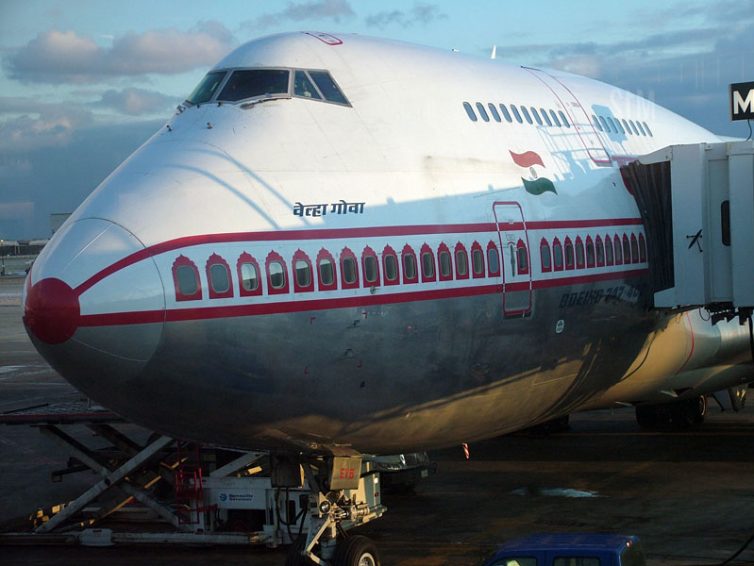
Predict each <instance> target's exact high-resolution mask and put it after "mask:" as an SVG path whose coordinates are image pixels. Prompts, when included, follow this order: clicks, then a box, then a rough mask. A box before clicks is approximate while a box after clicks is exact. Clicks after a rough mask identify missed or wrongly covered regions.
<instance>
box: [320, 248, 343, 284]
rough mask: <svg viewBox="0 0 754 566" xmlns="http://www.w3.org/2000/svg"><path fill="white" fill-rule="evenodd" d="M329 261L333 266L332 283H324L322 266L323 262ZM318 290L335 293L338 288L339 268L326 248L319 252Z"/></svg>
mask: <svg viewBox="0 0 754 566" xmlns="http://www.w3.org/2000/svg"><path fill="white" fill-rule="evenodd" d="M325 259H326V260H328V261H329V262H330V265H331V266H332V283H325V282H324V281H322V270H321V269H320V264H321V263H322V260H325ZM317 288H318V289H319V290H320V291H335V290H336V289H337V288H338V268H337V265H336V263H335V258H334V257H333V256H332V254H331V253H330V252H329V251H328V250H326V249H325V248H321V249H320V250H319V252H317Z"/></svg>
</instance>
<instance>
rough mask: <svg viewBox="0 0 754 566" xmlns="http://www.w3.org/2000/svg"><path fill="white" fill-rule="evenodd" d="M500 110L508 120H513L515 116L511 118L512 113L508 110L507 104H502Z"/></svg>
mask: <svg viewBox="0 0 754 566" xmlns="http://www.w3.org/2000/svg"><path fill="white" fill-rule="evenodd" d="M500 110H501V111H502V112H503V116H505V120H506V122H513V118H511V113H510V112H508V107H507V106H506V105H505V104H502V103H501V104H500Z"/></svg>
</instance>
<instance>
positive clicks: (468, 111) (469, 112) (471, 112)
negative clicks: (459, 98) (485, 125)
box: [463, 102, 477, 122]
mask: <svg viewBox="0 0 754 566" xmlns="http://www.w3.org/2000/svg"><path fill="white" fill-rule="evenodd" d="M463 109H464V110H466V115H467V116H468V117H469V120H471V121H472V122H476V121H477V117H476V114H474V109H473V108H472V107H471V104H469V103H468V102H464V103H463Z"/></svg>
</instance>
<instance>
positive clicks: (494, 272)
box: [487, 240, 502, 277]
mask: <svg viewBox="0 0 754 566" xmlns="http://www.w3.org/2000/svg"><path fill="white" fill-rule="evenodd" d="M492 250H495V253H496V254H497V269H496V270H493V269H492V267H493V266H492V265H491V263H490V251H492ZM501 261H502V260H501V258H500V250H498V249H497V244H495V242H493V241H492V240H490V241H489V242H488V243H487V275H489V276H490V277H499V276H500V262H501Z"/></svg>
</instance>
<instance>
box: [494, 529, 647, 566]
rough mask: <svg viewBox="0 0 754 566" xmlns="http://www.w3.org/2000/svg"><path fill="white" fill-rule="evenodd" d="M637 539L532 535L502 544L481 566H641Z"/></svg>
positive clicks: (599, 536)
mask: <svg viewBox="0 0 754 566" xmlns="http://www.w3.org/2000/svg"><path fill="white" fill-rule="evenodd" d="M645 565H646V559H645V557H644V552H643V551H642V548H641V543H640V542H639V538H638V537H635V536H625V535H610V534H584V533H557V534H536V535H529V536H527V537H524V538H519V539H514V540H510V541H508V542H506V543H505V544H503V545H502V546H501V547H500V548H499V549H498V550H497V551H496V552H495V553H494V554H493V555H492V557H491V558H489V559H488V560H487V561H486V562H485V563H484V566H645Z"/></svg>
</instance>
